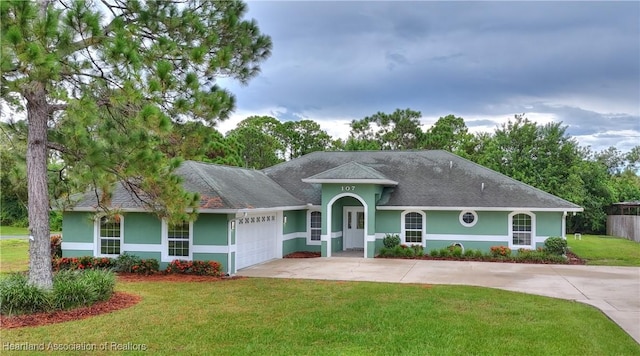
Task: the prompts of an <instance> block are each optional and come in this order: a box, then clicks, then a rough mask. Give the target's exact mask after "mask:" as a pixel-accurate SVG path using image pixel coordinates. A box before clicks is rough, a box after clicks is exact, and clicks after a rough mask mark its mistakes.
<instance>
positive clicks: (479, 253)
mask: <svg viewBox="0 0 640 356" xmlns="http://www.w3.org/2000/svg"><path fill="white" fill-rule="evenodd" d="M473 257H475V258H484V252H482V250H475V251H473Z"/></svg>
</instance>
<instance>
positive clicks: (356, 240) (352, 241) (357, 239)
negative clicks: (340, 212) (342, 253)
mask: <svg viewBox="0 0 640 356" xmlns="http://www.w3.org/2000/svg"><path fill="white" fill-rule="evenodd" d="M343 221H344V227H343V230H342V231H344V249H345V250H347V249H363V248H364V208H363V207H361V206H348V207H347V206H346V207H344V218H343Z"/></svg>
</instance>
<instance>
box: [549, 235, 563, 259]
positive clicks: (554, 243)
mask: <svg viewBox="0 0 640 356" xmlns="http://www.w3.org/2000/svg"><path fill="white" fill-rule="evenodd" d="M544 247H545V249H546V250H547V252H549V253H550V254H553V255H564V254H565V253H566V252H567V240H565V239H563V238H562V237H549V238H548V239H546V240H544Z"/></svg>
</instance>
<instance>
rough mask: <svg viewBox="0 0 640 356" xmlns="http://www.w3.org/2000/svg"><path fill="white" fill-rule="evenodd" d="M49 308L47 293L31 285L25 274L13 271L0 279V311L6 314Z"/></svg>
mask: <svg viewBox="0 0 640 356" xmlns="http://www.w3.org/2000/svg"><path fill="white" fill-rule="evenodd" d="M50 309H51V302H50V298H49V293H47V292H46V291H45V290H43V289H40V288H38V287H37V286H34V285H31V284H29V282H28V279H27V276H26V275H24V274H21V273H14V274H11V275H9V276H8V277H3V278H2V279H0V312H2V314H6V315H12V314H25V313H36V312H40V311H47V310H50Z"/></svg>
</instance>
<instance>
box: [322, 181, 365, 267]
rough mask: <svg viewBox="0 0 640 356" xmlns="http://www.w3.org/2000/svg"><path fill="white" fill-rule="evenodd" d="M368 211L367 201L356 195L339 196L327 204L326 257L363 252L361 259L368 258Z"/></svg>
mask: <svg viewBox="0 0 640 356" xmlns="http://www.w3.org/2000/svg"><path fill="white" fill-rule="evenodd" d="M368 211H369V209H368V205H367V203H366V202H365V200H364V199H362V197H360V196H359V195H357V194H354V193H342V194H338V195H336V196H334V197H333V198H332V199H331V200H330V201H329V202H328V203H327V213H326V214H327V215H326V216H327V220H326V221H327V235H326V238H327V250H326V257H331V256H332V255H333V254H334V253H335V252H338V251H345V250H355V251H362V253H361V254H360V257H366V256H367V252H368V251H367V249H368V246H367V245H368V244H367V236H368V219H369V217H368ZM336 219H338V221H336ZM338 237H341V240H340V239H338Z"/></svg>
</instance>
